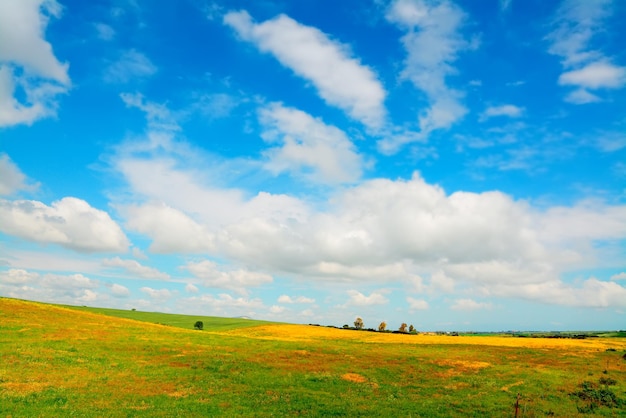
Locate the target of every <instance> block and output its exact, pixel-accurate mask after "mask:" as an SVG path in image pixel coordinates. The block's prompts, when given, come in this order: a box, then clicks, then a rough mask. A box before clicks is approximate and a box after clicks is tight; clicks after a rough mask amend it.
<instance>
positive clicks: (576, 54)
mask: <svg viewBox="0 0 626 418" xmlns="http://www.w3.org/2000/svg"><path fill="white" fill-rule="evenodd" d="M611 3H612V1H611V0H597V1H587V0H565V1H563V3H562V4H561V6H560V7H559V9H558V10H557V13H556V16H555V19H554V22H553V26H554V30H553V31H552V32H551V33H550V34H548V36H547V37H546V39H547V40H548V41H550V42H551V45H550V48H549V50H548V52H550V53H551V54H554V55H557V56H560V57H561V58H562V65H563V69H564V70H565V71H564V72H563V73H562V74H561V75H560V76H559V80H558V83H559V85H565V86H574V87H577V90H575V91H574V92H572V93H570V94H568V95H567V96H566V97H565V101H567V102H569V103H573V104H586V103H593V102H598V101H600V98H599V97H598V96H596V95H594V94H592V93H590V92H589V91H588V89H600V88H606V89H617V88H622V87H624V86H625V85H626V67H622V66H617V65H615V64H612V63H611V62H610V59H609V58H608V57H606V56H604V54H603V53H602V51H601V50H599V49H596V48H593V47H591V46H590V43H591V40H592V39H593V37H594V36H595V35H596V34H597V33H599V32H601V31H602V30H603V29H602V28H603V27H604V24H603V22H604V20H605V19H607V18H608V17H609V16H610V15H611V13H612V10H611V9H612V4H611Z"/></svg>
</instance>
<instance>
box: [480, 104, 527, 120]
mask: <svg viewBox="0 0 626 418" xmlns="http://www.w3.org/2000/svg"><path fill="white" fill-rule="evenodd" d="M523 114H524V108H523V107H519V106H515V105H511V104H506V105H501V106H490V107H488V108H487V109H485V111H484V112H483V113H482V114H481V116H480V119H479V120H480V121H481V122H482V121H485V120H487V119H489V118H493V117H497V116H507V117H509V118H519V117H521V116H522V115H523Z"/></svg>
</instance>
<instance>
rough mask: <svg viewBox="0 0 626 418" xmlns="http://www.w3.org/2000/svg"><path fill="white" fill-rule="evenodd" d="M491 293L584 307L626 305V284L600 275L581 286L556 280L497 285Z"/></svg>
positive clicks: (620, 306) (623, 306) (616, 306)
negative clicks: (511, 285)
mask: <svg viewBox="0 0 626 418" xmlns="http://www.w3.org/2000/svg"><path fill="white" fill-rule="evenodd" d="M491 294H493V295H498V296H508V297H511V296H515V297H518V298H525V299H530V300H536V301H540V302H543V303H547V304H552V305H564V306H575V307H581V308H609V307H615V308H618V307H619V308H625V307H626V287H624V286H621V285H619V284H617V283H615V282H614V281H610V282H607V281H600V280H598V279H596V278H589V279H587V280H585V281H583V282H582V284H581V285H580V286H573V285H570V284H567V283H564V282H562V281H560V280H554V281H546V282H542V283H536V284H526V285H523V286H520V287H517V288H511V287H501V288H499V287H494V288H493V289H491Z"/></svg>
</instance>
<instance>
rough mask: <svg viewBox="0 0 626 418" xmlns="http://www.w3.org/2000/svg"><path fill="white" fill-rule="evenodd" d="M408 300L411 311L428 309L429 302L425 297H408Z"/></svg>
mask: <svg viewBox="0 0 626 418" xmlns="http://www.w3.org/2000/svg"><path fill="white" fill-rule="evenodd" d="M406 301H407V302H409V312H415V311H424V310H427V309H428V307H429V306H428V302H426V301H425V300H423V299H415V298H413V297H410V296H409V297H407V298H406Z"/></svg>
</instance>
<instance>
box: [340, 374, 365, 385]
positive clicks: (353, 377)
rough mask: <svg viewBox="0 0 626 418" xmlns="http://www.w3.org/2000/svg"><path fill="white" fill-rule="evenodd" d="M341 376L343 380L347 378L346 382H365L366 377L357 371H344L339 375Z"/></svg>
mask: <svg viewBox="0 0 626 418" xmlns="http://www.w3.org/2000/svg"><path fill="white" fill-rule="evenodd" d="M341 378H342V379H343V380H347V381H348V382H354V383H366V382H367V379H366V378H365V376H361V375H360V374H358V373H346V374H343V375H341Z"/></svg>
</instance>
